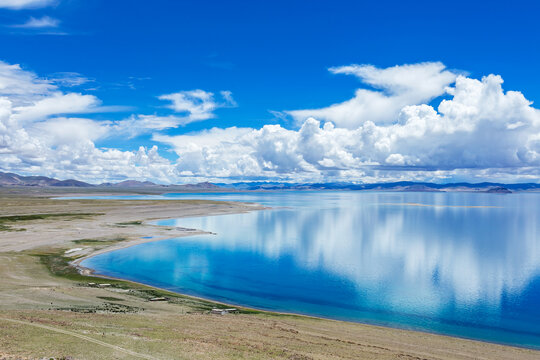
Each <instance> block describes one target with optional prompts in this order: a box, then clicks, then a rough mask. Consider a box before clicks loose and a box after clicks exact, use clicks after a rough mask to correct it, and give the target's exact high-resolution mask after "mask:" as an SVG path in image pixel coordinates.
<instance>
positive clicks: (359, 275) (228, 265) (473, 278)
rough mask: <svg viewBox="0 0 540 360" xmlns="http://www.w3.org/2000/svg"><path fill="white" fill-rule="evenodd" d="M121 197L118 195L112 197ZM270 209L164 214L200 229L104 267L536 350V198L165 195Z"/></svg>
mask: <svg viewBox="0 0 540 360" xmlns="http://www.w3.org/2000/svg"><path fill="white" fill-rule="evenodd" d="M109 198H118V197H109ZM121 198H133V199H135V198H167V199H177V198H182V199H184V198H186V199H188V198H189V199H195V198H197V199H200V198H202V199H216V200H238V201H248V202H257V203H260V204H264V205H268V206H271V207H272V208H273V209H271V210H264V211H255V212H250V213H246V214H235V215H220V216H208V217H198V218H183V219H177V220H163V221H158V222H157V224H159V225H167V226H179V227H185V228H195V229H203V230H206V231H210V232H212V233H215V235H196V236H190V237H184V238H178V239H170V240H162V241H157V242H150V243H146V244H141V245H136V246H132V247H129V248H126V249H121V250H117V251H113V252H109V253H104V254H101V255H97V256H95V257H92V258H89V259H87V260H85V261H83V263H82V265H83V266H86V267H89V268H93V269H95V270H96V272H97V273H99V274H103V275H109V276H114V277H121V278H126V279H130V280H135V281H139V282H142V283H146V284H150V285H154V286H158V287H161V288H165V289H168V290H172V291H176V292H180V293H185V294H190V295H195V296H200V297H204V298H208V299H214V300H218V301H222V302H226V303H231V304H238V305H245V306H249V307H254V308H259V309H265V310H274V311H283V312H293V313H302V314H308V315H315V316H321V317H327V318H333V319H342V320H349V321H357V322H362V323H370V324H377V325H385V326H392V327H398V328H406V329H416V330H422V331H428V332H435V333H441V334H448V335H453V336H460V337H466V338H473V339H479V340H486V341H493V342H498V343H505V344H514V345H520V346H526V347H532V348H540V194H534V193H522V194H509V195H500V194H476V193H392V192H386V193H374V192H352V191H350V192H275V193H226V194H169V195H165V196H149V197H144V196H143V197H139V196H132V197H121Z"/></svg>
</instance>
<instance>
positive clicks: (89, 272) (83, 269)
mask: <svg viewBox="0 0 540 360" xmlns="http://www.w3.org/2000/svg"><path fill="white" fill-rule="evenodd" d="M257 205H259V204H257ZM259 209H261V208H259ZM266 209H270V208H268V207H262V210H266ZM238 213H242V212H238ZM216 215H218V214H208V215H203V216H201V217H207V216H216ZM197 217H198V216H197ZM161 220H166V219H161ZM157 221H159V220H157ZM154 226H164V225H154ZM190 230H194V231H193V232H190V233H186V234H183V235H179V236H176V237H173V238H167V237H161V238H155V239H154V238H152V239H140V240H135V241H128V242H126V243H124V244H122V245H111V246H107V247H105V248H102V249H98V250H96V251H94V252H92V253H90V254H87V255H84V256H82V257H80V258H78V259H75V260H73V261H71V262H70V265H72V266H74V267H75V268H76V269H77V270H78V271H79V273H81V274H82V275H85V276H92V277H95V278H101V279H109V280H117V281H124V282H128V283H131V284H137V285H142V286H145V287H149V288H152V289H156V290H160V291H166V292H170V293H174V294H177V295H180V296H184V297H188V298H192V299H197V300H203V301H207V302H210V303H215V304H218V305H223V306H226V307H238V308H242V309H245V310H249V311H256V312H261V313H267V314H275V315H286V316H300V317H306V318H312V319H320V320H327V321H335V322H345V323H355V324H361V325H365V326H374V327H378V328H389V329H395V330H399V331H410V332H415V333H424V334H431V335H436V336H442V337H447V338H456V339H462V340H467V341H475V342H480V343H486V344H494V345H500V346H508V347H514V348H518V349H526V350H533V351H539V350H540V346H536V347H535V346H526V345H520V344H516V343H505V342H498V341H490V340H486V339H480V338H473V337H465V336H459V335H455V334H448V333H441V332H436V331H429V330H427V329H415V328H407V327H405V326H404V327H400V326H392V325H381V324H376V323H369V322H362V321H353V320H343V319H336V318H332V317H324V316H322V315H312V314H303V313H298V312H292V311H291V312H289V311H277V310H267V309H261V308H256V307H251V306H246V305H244V304H240V303H231V302H224V301H219V300H215V299H212V298H207V297H202V296H197V295H192V294H186V293H183V292H180V291H175V290H170V289H166V288H162V287H159V286H156V285H151V284H146V283H144V282H139V281H136V280H131V279H127V278H122V277H115V276H109V275H104V274H97V273H96V270H95V269H93V268H89V267H85V266H82V265H81V262H82V261H84V260H87V259H90V258H92V257H95V256H97V255H100V254H104V253H108V252H112V251H116V250H121V249H126V248H129V247H132V246H135V245H141V244H145V243H149V242H157V241H162V240H170V239H175V238H180V237H187V236H193V235H203V234H213V233H212V232H209V231H204V230H201V229H190Z"/></svg>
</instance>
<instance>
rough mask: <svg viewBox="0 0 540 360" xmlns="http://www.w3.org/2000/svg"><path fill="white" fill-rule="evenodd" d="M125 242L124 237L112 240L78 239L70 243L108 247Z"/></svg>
mask: <svg viewBox="0 0 540 360" xmlns="http://www.w3.org/2000/svg"><path fill="white" fill-rule="evenodd" d="M125 240H127V239H126V238H125V237H121V236H117V237H112V238H95V239H78V240H73V241H72V242H73V243H75V244H77V245H108V244H113V243H117V242H121V241H125Z"/></svg>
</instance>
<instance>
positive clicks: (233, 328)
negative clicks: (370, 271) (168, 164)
mask: <svg viewBox="0 0 540 360" xmlns="http://www.w3.org/2000/svg"><path fill="white" fill-rule="evenodd" d="M125 191H126V192H129V190H125ZM66 194H68V193H67V192H66V191H65V190H64V191H63V192H62V193H59V194H55V193H54V192H51V193H49V194H47V195H46V196H40V195H39V194H35V193H31V192H26V193H25V192H24V191H20V190H17V189H15V190H13V189H11V190H10V189H6V188H3V189H1V190H0V219H1V220H0V274H2V276H1V277H0V359H41V358H45V357H47V358H50V357H53V358H70V357H71V358H73V359H104V358H109V359H132V358H143V359H193V358H198V359H237V358H246V359H537V358H538V357H539V356H540V352H537V351H534V350H528V349H522V348H516V347H510V346H502V345H497V344H491V343H485V342H479V341H472V340H465V339H458V338H452V337H447V336H440V335H434V334H428V333H422V332H416V331H407V330H397V329H392V328H384V327H378V326H371V325H363V324H356V323H348V322H341V321H333V320H324V319H317V318H311V317H306V316H296V315H283V314H275V313H268V312H261V311H255V310H250V309H240V310H241V311H240V313H239V314H227V315H214V314H211V313H210V310H211V309H212V308H214V307H222V306H221V305H220V304H217V303H213V302H210V301H207V300H203V299H197V298H193V297H188V296H184V295H179V294H172V293H168V292H166V291H162V290H159V289H154V288H151V287H148V286H144V285H141V284H137V283H132V282H128V281H121V280H105V279H102V278H97V277H91V276H89V275H90V274H88V273H85V274H82V275H81V274H78V273H77V272H76V270H75V269H74V268H73V267H70V266H69V263H77V262H78V261H80V260H81V259H83V258H85V257H87V256H91V255H93V254H96V253H99V252H104V251H111V250H114V249H118V248H121V247H126V246H132V245H134V244H138V243H141V242H145V241H156V240H160V239H167V238H173V237H180V236H187V235H192V234H195V233H198V232H197V231H194V230H192V229H182V228H176V227H162V226H154V225H151V224H150V222H151V221H153V220H157V219H168V218H179V217H187V216H209V215H220V214H229V213H239V212H246V211H259V210H263V207H262V206H258V205H256V204H240V203H233V202H216V201H202V200H55V199H51V198H50V197H53V196H55V195H60V196H63V195H66ZM203 230H204V229H203ZM156 298H158V299H160V298H164V301H150V299H156Z"/></svg>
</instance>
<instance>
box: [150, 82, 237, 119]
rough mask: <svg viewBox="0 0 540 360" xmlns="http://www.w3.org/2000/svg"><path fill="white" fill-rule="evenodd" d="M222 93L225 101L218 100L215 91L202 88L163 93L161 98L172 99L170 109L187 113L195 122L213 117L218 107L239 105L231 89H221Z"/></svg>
mask: <svg viewBox="0 0 540 360" xmlns="http://www.w3.org/2000/svg"><path fill="white" fill-rule="evenodd" d="M220 95H221V97H222V98H223V102H217V101H216V100H215V98H214V94H213V93H211V92H208V91H204V90H200V89H197V90H189V91H179V92H177V93H173V94H166V95H161V96H160V97H159V99H160V100H169V101H171V104H170V105H169V106H168V107H169V108H170V109H172V110H174V111H175V112H177V113H187V116H188V117H189V119H190V120H191V121H190V122H193V121H200V120H206V119H211V118H213V117H214V116H215V115H214V110H216V109H217V108H225V107H236V106H237V104H236V101H234V99H233V97H232V93H231V92H230V91H221V92H220Z"/></svg>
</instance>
